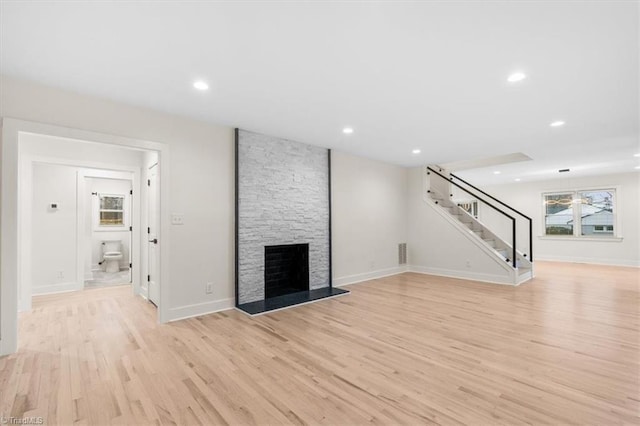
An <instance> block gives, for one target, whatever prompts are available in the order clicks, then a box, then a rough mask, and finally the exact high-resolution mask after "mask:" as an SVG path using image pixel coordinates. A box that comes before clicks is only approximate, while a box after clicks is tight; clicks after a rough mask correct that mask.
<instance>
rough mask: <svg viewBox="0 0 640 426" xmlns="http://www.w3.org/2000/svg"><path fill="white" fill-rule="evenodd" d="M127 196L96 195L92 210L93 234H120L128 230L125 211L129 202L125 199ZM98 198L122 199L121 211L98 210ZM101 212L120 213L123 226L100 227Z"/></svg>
mask: <svg viewBox="0 0 640 426" xmlns="http://www.w3.org/2000/svg"><path fill="white" fill-rule="evenodd" d="M128 196H129V195H128V194H106V193H100V194H98V196H97V197H96V200H95V201H94V207H95V208H94V210H93V211H94V213H93V230H94V231H95V232H120V231H127V230H128V229H129V209H127V203H129V202H130V200H129V199H128V198H127V197H128ZM100 197H122V198H123V199H124V201H123V205H122V210H108V209H104V210H103V209H100ZM103 211H122V221H123V225H100V212H103Z"/></svg>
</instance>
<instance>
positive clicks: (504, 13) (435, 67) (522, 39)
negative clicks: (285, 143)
mask: <svg viewBox="0 0 640 426" xmlns="http://www.w3.org/2000/svg"><path fill="white" fill-rule="evenodd" d="M0 4H1V6H0V7H1V10H0V12H1V13H2V16H1V20H2V21H1V22H0V23H1V26H2V30H1V31H2V32H1V36H2V40H1V42H2V44H1V57H0V59H1V63H0V66H1V68H0V71H1V72H2V73H5V74H7V75H11V76H16V77H21V78H25V79H29V80H35V81H39V82H42V83H45V84H49V85H53V86H57V87H62V88H66V89H71V90H74V91H78V92H82V93H87V94H92V95H97V96H102V97H106V98H111V99H114V100H118V101H122V102H126V103H130V104H134V105H139V106H143V107H150V108H154V109H158V110H163V111H167V112H171V113H175V114H180V115H185V116H189V117H193V118H196V119H200V120H205V121H208V122H212V123H218V124H224V125H229V126H234V127H236V126H237V127H241V128H244V129H248V130H253V131H257V132H261V133H266V134H270V135H275V136H280V137H285V138H289V139H294V140H298V141H301V142H306V143H310V144H315V145H321V146H326V147H330V148H335V149H340V150H343V151H347V152H352V153H355V154H359V155H363V156H366V157H370V158H375V159H379V160H383V161H387V162H391V163H396V164H401V165H405V166H415V165H420V164H425V163H447V162H453V161H465V160H474V159H480V158H486V157H492V156H499V155H505V154H510V153H514V152H522V153H524V154H526V155H528V156H530V157H532V158H533V161H529V162H521V163H514V164H511V165H510V166H507V167H510V168H514V169H513V170H512V169H508V170H507V169H505V171H504V172H503V173H502V174H501V175H493V173H492V171H493V170H494V169H493V168H492V169H486V170H485V169H482V170H478V171H477V173H472V174H471V175H474V177H476V178H477V179H478V180H479V181H480V183H484V181H483V179H484V177H487V179H488V180H487V181H486V183H498V182H499V181H513V179H514V177H515V176H516V175H517V176H518V177H521V178H522V179H523V181H525V180H532V179H547V178H550V177H555V176H557V169H559V168H565V167H568V168H571V169H572V172H571V173H574V171H575V173H582V174H600V173H609V172H614V171H615V172H620V171H634V167H635V166H636V165H638V164H640V158H634V157H633V154H635V153H638V152H640V146H639V142H638V127H639V125H638V121H639V110H638V98H639V85H638V78H639V75H638V59H639V42H638V27H639V25H638V22H639V19H638V17H639V15H638V3H637V2H635V1H630V2H629V1H622V2H616V1H603V2H595V1H588V2H579V1H568V2H562V1H555V2H549V1H539V2H533V1H528V2H518V1H511V2H497V1H493V2H480V1H471V2H460V1H456V2H422V3H421V2H267V1H262V2H255V1H254V2H235V3H233V2H133V1H129V2H89V1H84V2H62V1H60V2H27V1H25V2H5V1H3V2H1V3H0ZM516 70H522V71H524V72H525V73H526V74H527V75H528V78H527V79H526V80H525V81H523V82H521V83H519V84H508V83H507V82H506V78H507V76H508V75H509V73H511V72H513V71H516ZM196 79H204V80H206V81H207V82H208V83H209V84H210V87H211V89H210V90H209V91H207V92H198V91H196V90H194V89H193V87H192V84H193V82H194V81H195V80H196ZM558 119H561V120H564V121H566V123H567V124H566V125H565V126H564V127H561V128H550V127H549V123H550V122H551V121H553V120H558ZM345 126H350V127H353V128H354V129H355V132H354V133H353V134H352V135H344V134H342V132H341V129H342V128H343V127H345ZM414 148H420V149H421V150H422V152H421V154H419V155H412V154H411V151H412V149H414ZM465 176H467V177H468V176H469V175H465ZM496 179H497V180H496Z"/></svg>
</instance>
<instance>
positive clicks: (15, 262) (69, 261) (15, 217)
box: [0, 118, 170, 355]
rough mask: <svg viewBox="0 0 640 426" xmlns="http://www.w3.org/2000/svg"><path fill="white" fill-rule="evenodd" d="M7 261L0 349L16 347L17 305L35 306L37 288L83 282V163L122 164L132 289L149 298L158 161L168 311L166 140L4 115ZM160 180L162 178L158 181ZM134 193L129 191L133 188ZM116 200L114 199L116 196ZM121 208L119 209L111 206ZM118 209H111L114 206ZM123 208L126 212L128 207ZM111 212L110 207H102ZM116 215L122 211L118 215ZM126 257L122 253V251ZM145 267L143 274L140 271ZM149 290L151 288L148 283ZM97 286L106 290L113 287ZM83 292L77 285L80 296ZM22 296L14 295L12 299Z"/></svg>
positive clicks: (161, 295)
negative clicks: (151, 176)
mask: <svg viewBox="0 0 640 426" xmlns="http://www.w3.org/2000/svg"><path fill="white" fill-rule="evenodd" d="M0 148H2V153H1V154H2V184H3V185H2V190H3V191H2V195H3V200H2V204H0V209H1V210H2V212H1V213H2V219H3V220H2V222H1V223H0V224H1V225H2V229H1V230H0V231H1V232H2V236H3V240H2V243H3V250H2V251H0V257H1V259H0V263H1V264H2V265H3V267H2V270H1V271H0V272H2V282H3V283H6V284H7V285H6V286H5V285H3V286H2V287H1V288H0V305H1V306H0V335H1V339H0V355H4V354H9V353H13V352H15V351H16V350H17V347H18V312H20V311H29V310H30V309H31V308H32V298H33V296H37V297H40V296H45V297H48V296H46V295H50V294H53V293H63V292H76V291H79V290H80V291H82V290H84V281H85V280H84V278H85V276H84V271H85V259H84V257H85V256H84V250H81V248H82V239H83V237H84V233H83V230H84V229H85V227H84V225H85V224H84V223H82V227H81V226H80V222H81V221H83V222H84V215H81V214H78V213H79V212H80V211H84V210H79V209H78V208H77V204H79V203H81V202H82V200H83V199H84V198H83V197H80V196H77V195H79V193H80V191H79V188H76V182H77V183H78V184H79V182H83V184H84V181H85V179H82V180H81V181H80V180H79V179H78V176H79V174H78V170H80V169H84V170H92V172H96V171H101V172H108V171H119V172H123V173H128V175H127V176H124V177H122V179H124V180H127V179H128V180H131V176H133V180H132V182H133V196H132V207H131V210H130V212H131V215H132V216H133V218H132V223H133V230H131V231H130V243H131V246H130V252H129V255H128V256H130V257H131V262H130V263H131V264H132V266H131V275H130V278H132V279H130V283H131V285H130V286H129V287H130V288H131V295H132V297H135V296H142V297H143V298H145V299H148V292H147V291H143V288H142V284H143V283H144V284H145V287H146V282H147V274H146V272H147V270H148V267H147V265H146V263H147V261H148V254H147V250H148V244H147V237H148V235H147V232H146V231H147V223H146V222H147V217H148V216H147V212H146V209H147V208H148V201H147V197H148V194H147V185H145V184H144V183H146V181H147V173H148V167H149V165H150V164H154V163H157V164H158V166H157V167H158V189H157V196H158V204H159V208H158V218H159V219H158V221H157V223H158V225H157V229H158V240H159V241H162V244H160V243H159V244H158V245H157V247H156V248H155V250H156V253H157V264H156V265H155V269H156V270H157V271H158V272H157V288H158V294H157V300H156V303H155V305H156V306H157V308H158V310H157V316H158V321H159V322H166V321H168V318H169V308H168V304H167V303H166V297H167V295H168V292H167V289H166V286H167V280H166V277H168V276H169V274H170V267H169V262H168V251H167V250H165V249H164V248H165V247H169V246H170V233H169V221H168V218H169V216H170V215H169V203H168V201H167V200H168V199H169V187H170V173H169V167H168V166H165V165H168V164H169V163H168V159H169V147H168V145H166V144H163V143H157V142H151V141H145V140H138V139H131V138H125V137H120V136H112V135H106V134H101V133H95V132H90V131H85V130H78V129H71V128H64V127H59V126H52V125H48V124H42V123H34V122H27V121H23V120H16V119H11V118H5V119H3V122H2V144H1V146H0ZM160 182H161V184H160ZM129 195H131V194H129ZM116 204H117V201H116ZM107 210H118V209H107ZM112 213H113V212H112ZM123 214H124V212H123ZM105 216H109V215H105ZM115 216H117V214H116V215H115ZM123 257H124V255H123ZM143 274H144V275H143ZM145 290H146V289H145ZM93 291H99V292H102V291H104V292H109V291H111V289H109V288H106V289H98V290H93ZM80 295H81V293H78V296H80ZM16 300H17V301H18V303H15V301H16Z"/></svg>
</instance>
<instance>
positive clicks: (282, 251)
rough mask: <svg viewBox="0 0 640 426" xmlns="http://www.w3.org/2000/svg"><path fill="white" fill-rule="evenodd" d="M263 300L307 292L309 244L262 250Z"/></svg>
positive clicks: (287, 245) (266, 247)
mask: <svg viewBox="0 0 640 426" xmlns="http://www.w3.org/2000/svg"><path fill="white" fill-rule="evenodd" d="M264 284H265V299H270V298H273V297H278V296H283V295H286V294H292V293H297V292H300V291H308V290H309V244H286V245H278V246H265V248H264Z"/></svg>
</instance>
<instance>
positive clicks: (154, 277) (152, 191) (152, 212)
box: [147, 165, 160, 306]
mask: <svg viewBox="0 0 640 426" xmlns="http://www.w3.org/2000/svg"><path fill="white" fill-rule="evenodd" d="M147 185H148V186H149V187H148V190H149V208H148V209H147V212H148V215H149V217H148V218H147V219H148V222H147V223H148V224H149V228H148V230H147V231H148V237H149V238H148V240H149V242H148V243H147V244H148V248H149V249H148V250H147V253H148V256H149V257H148V259H147V285H148V294H149V301H151V303H153V304H154V305H156V306H158V303H159V300H160V281H159V279H160V274H159V263H160V262H159V260H160V250H159V247H158V244H159V241H158V225H159V224H160V220H159V213H160V203H159V197H158V166H157V165H153V166H151V168H150V169H149V178H148V180H147Z"/></svg>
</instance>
